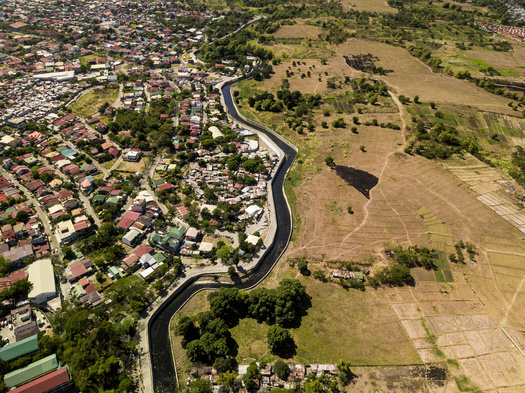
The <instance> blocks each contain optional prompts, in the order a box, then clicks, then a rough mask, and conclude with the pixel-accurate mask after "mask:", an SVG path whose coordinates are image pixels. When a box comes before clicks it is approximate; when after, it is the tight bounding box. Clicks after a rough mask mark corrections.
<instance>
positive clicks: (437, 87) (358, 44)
mask: <svg viewBox="0 0 525 393" xmlns="http://www.w3.org/2000/svg"><path fill="white" fill-rule="evenodd" d="M337 53H338V55H340V56H343V55H355V54H367V53H371V54H372V55H374V56H377V57H379V61H378V62H377V63H376V66H378V67H383V68H385V69H387V70H393V72H391V73H389V74H388V75H386V76H384V77H382V78H381V79H382V80H384V81H385V82H386V83H387V84H388V85H390V86H392V87H393V88H394V89H395V90H396V91H397V93H398V94H403V95H405V96H408V97H411V98H413V97H414V96H416V95H419V99H420V100H421V101H425V102H430V101H434V102H436V103H441V102H442V103H450V104H458V105H465V106H469V105H475V106H476V107H478V108H480V109H483V110H488V111H495V112H501V113H511V110H510V109H509V107H508V106H507V103H508V101H509V100H508V99H507V98H504V97H500V96H497V95H494V94H491V93H488V92H486V91H485V90H483V89H481V88H479V87H477V86H475V85H474V84H473V83H471V82H467V81H464V80H459V79H456V78H454V77H449V76H445V75H443V74H440V73H434V72H433V71H432V69H431V68H430V67H429V66H427V65H426V64H424V63H423V62H421V61H420V60H419V59H416V58H414V57H413V56H411V55H410V54H409V53H408V52H407V51H406V50H405V49H403V48H401V47H394V46H391V45H388V44H383V43H379V42H371V41H367V40H362V39H351V40H348V41H347V42H346V43H344V44H342V45H340V46H339V47H338V49H337ZM491 53H493V52H491ZM347 68H348V69H350V67H348V66H347Z"/></svg>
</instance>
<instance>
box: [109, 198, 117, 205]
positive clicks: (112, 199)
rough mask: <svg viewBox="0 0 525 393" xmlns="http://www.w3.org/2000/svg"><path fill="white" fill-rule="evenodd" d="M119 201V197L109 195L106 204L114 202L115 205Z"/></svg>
mask: <svg viewBox="0 0 525 393" xmlns="http://www.w3.org/2000/svg"><path fill="white" fill-rule="evenodd" d="M119 202H120V198H119V197H111V198H108V199H107V200H106V203H107V204H114V205H116V204H117V203H119Z"/></svg>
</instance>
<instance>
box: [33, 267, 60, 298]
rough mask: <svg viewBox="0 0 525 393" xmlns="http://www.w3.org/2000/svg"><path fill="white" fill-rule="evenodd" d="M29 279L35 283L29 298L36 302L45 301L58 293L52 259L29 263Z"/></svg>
mask: <svg viewBox="0 0 525 393" xmlns="http://www.w3.org/2000/svg"><path fill="white" fill-rule="evenodd" d="M27 273H28V275H29V277H28V279H29V281H31V282H32V283H33V289H31V292H29V299H30V300H33V301H35V302H36V303H45V302H47V301H48V300H49V299H52V298H54V297H55V296H56V295H57V292H56V285H55V274H54V273H53V264H52V263H51V259H40V260H38V261H35V262H33V263H32V264H31V265H29V268H28V269H27Z"/></svg>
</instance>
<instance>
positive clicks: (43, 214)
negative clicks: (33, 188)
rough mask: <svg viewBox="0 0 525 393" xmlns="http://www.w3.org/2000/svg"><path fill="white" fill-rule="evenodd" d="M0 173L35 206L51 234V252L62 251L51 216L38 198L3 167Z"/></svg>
mask: <svg viewBox="0 0 525 393" xmlns="http://www.w3.org/2000/svg"><path fill="white" fill-rule="evenodd" d="M0 172H2V174H3V176H4V177H6V178H7V179H9V180H11V181H12V182H13V184H14V185H15V186H16V187H18V188H19V189H20V190H22V191H23V192H24V193H25V195H26V196H27V199H28V200H29V202H31V203H32V204H33V207H34V209H35V211H36V214H37V215H38V218H39V219H40V221H41V222H42V225H43V226H44V230H45V232H46V233H49V245H50V247H51V250H53V249H55V248H57V249H59V250H60V247H59V244H60V243H59V241H58V240H57V239H56V237H55V234H54V233H53V231H52V228H51V221H50V220H49V216H48V215H47V213H46V212H45V211H44V210H43V209H42V208H41V207H40V204H39V203H38V201H37V200H36V198H35V197H34V196H33V194H32V193H31V192H30V191H29V190H28V189H27V188H25V187H24V186H23V185H22V184H21V183H20V182H19V181H18V180H17V179H16V178H15V177H14V176H12V175H11V173H9V172H7V171H5V170H4V168H3V167H0Z"/></svg>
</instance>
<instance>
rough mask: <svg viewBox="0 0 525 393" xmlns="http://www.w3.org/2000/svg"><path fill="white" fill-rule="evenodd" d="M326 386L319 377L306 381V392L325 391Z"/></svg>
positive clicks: (320, 392)
mask: <svg viewBox="0 0 525 393" xmlns="http://www.w3.org/2000/svg"><path fill="white" fill-rule="evenodd" d="M323 391H324V387H323V384H322V383H321V382H319V381H318V380H317V379H315V380H313V381H307V382H305V383H304V393H323Z"/></svg>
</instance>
